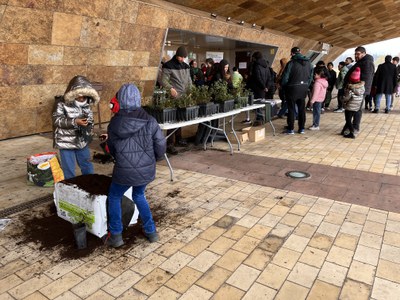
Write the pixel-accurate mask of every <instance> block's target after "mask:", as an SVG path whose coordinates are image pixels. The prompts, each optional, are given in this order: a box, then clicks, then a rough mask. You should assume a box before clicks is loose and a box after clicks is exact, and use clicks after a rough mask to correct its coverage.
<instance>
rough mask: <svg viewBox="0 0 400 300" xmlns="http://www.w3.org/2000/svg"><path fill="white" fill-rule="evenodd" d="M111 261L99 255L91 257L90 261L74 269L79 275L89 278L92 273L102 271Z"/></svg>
mask: <svg viewBox="0 0 400 300" xmlns="http://www.w3.org/2000/svg"><path fill="white" fill-rule="evenodd" d="M109 263H110V260H109V259H108V258H107V257H105V256H103V255H98V256H96V257H94V258H93V259H90V260H89V261H88V262H86V263H84V264H83V265H80V266H79V267H78V268H76V269H75V270H74V273H75V274H77V275H79V276H80V277H82V278H88V277H89V276H91V275H92V274H94V273H96V272H98V271H100V270H101V269H102V268H104V267H105V266H107V265H108V264H109Z"/></svg>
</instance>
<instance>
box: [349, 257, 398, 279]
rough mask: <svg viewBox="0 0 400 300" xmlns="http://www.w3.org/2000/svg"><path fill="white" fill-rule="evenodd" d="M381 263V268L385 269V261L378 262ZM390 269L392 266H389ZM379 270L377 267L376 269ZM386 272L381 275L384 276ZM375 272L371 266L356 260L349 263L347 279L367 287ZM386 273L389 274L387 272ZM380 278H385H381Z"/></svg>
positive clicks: (374, 268)
mask: <svg viewBox="0 0 400 300" xmlns="http://www.w3.org/2000/svg"><path fill="white" fill-rule="evenodd" d="M381 262H382V267H386V266H387V265H386V264H385V261H383V260H380V263H381ZM391 267H392V266H391ZM378 269H379V267H378ZM386 271H388V270H384V271H383V273H382V274H384V273H385V272H386ZM375 272H376V267H374V266H371V265H369V264H366V263H362V262H359V261H356V260H353V262H352V263H351V266H350V269H349V273H348V274H347V277H348V278H350V279H353V280H355V281H359V282H363V283H365V284H368V285H372V284H373V281H374V277H375ZM388 273H391V271H389V272H388ZM382 278H385V277H383V276H382Z"/></svg>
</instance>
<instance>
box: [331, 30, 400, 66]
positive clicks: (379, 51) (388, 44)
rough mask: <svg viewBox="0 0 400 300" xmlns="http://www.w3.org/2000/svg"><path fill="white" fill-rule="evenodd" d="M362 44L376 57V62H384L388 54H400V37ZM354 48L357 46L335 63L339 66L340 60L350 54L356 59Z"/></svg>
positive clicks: (344, 53) (343, 54) (348, 50)
mask: <svg viewBox="0 0 400 300" xmlns="http://www.w3.org/2000/svg"><path fill="white" fill-rule="evenodd" d="M362 46H364V48H365V49H366V50H367V53H368V54H371V55H372V56H373V57H374V59H375V63H382V62H383V61H384V57H385V56H386V55H391V56H400V37H398V38H395V39H390V40H386V41H382V42H378V43H373V44H368V45H362ZM354 49H355V47H354V48H351V49H347V50H346V51H345V52H343V53H342V55H340V56H339V57H338V58H337V59H336V60H335V61H334V63H333V64H334V65H335V66H337V64H338V63H339V62H340V61H342V60H345V58H346V57H348V56H350V57H352V58H353V59H354Z"/></svg>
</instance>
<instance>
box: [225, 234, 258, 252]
mask: <svg viewBox="0 0 400 300" xmlns="http://www.w3.org/2000/svg"><path fill="white" fill-rule="evenodd" d="M259 243H260V240H259V239H256V238H253V237H250V236H247V235H245V236H244V237H242V238H241V239H240V240H239V241H237V243H236V244H235V245H233V246H232V249H233V250H237V251H240V252H243V253H245V254H250V253H251V252H252V251H253V250H254V249H255V248H256V247H257V245H258V244H259Z"/></svg>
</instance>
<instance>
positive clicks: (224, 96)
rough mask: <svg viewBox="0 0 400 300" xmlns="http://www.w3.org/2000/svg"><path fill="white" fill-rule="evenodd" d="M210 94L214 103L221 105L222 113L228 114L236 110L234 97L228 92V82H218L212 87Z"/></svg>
mask: <svg viewBox="0 0 400 300" xmlns="http://www.w3.org/2000/svg"><path fill="white" fill-rule="evenodd" d="M210 93H211V95H212V96H213V98H214V101H215V102H217V103H219V111H220V112H228V111H231V110H233V109H234V105H235V100H234V96H233V95H231V94H230V93H229V92H228V84H227V83H226V82H223V81H216V82H215V83H214V84H213V85H212V87H211V89H210Z"/></svg>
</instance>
